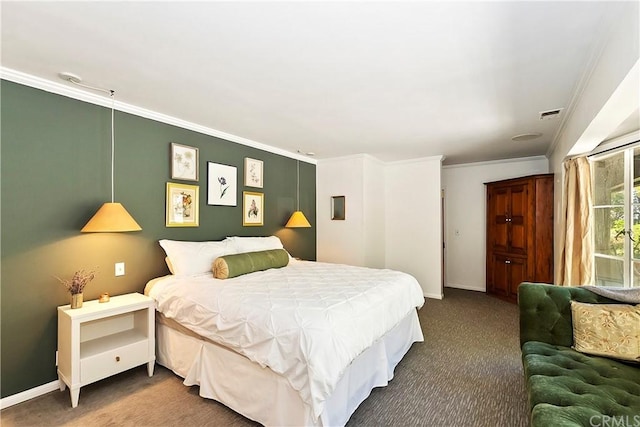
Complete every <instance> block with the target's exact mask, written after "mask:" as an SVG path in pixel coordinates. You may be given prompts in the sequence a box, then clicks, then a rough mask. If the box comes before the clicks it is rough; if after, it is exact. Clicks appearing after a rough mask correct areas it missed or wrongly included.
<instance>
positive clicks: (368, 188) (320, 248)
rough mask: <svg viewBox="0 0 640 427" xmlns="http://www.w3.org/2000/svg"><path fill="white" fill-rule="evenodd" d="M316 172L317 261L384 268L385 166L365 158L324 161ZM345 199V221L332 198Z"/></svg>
mask: <svg viewBox="0 0 640 427" xmlns="http://www.w3.org/2000/svg"><path fill="white" fill-rule="evenodd" d="M316 171H317V190H316V191H317V219H316V221H317V223H318V234H317V258H318V261H323V262H333V263H341V264H350V265H358V266H364V267H374V268H382V267H384V251H385V236H384V218H385V216H384V215H385V210H384V207H385V205H384V164H383V163H382V162H380V161H378V160H376V159H375V158H373V157H371V156H368V155H357V156H348V157H340V158H334V159H323V160H320V161H318V165H317V168H316ZM332 196H345V204H346V215H345V220H344V221H333V220H331V197H332Z"/></svg>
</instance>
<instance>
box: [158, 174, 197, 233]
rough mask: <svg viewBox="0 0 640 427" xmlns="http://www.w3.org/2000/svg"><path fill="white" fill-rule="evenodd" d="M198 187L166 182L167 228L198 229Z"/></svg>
mask: <svg viewBox="0 0 640 427" xmlns="http://www.w3.org/2000/svg"><path fill="white" fill-rule="evenodd" d="M199 190H200V187H198V186H197V185H187V184H177V183H175V182H167V200H166V222H165V226H167V227H198V226H199V222H200V213H199V206H200V197H199Z"/></svg>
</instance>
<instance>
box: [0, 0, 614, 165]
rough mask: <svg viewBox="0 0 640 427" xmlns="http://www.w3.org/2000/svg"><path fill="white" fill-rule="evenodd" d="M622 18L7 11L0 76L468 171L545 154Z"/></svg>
mask: <svg viewBox="0 0 640 427" xmlns="http://www.w3.org/2000/svg"><path fill="white" fill-rule="evenodd" d="M612 8H613V7H612V4H611V3H609V2H606V1H602V2H563V1H558V2H406V3H404V2H402V3H401V2H317V3H316V2H256V3H250V2H236V3H232V2H228V3H223V2H2V3H1V14H2V66H3V67H6V68H9V69H13V70H17V71H21V72H25V73H28V74H31V75H34V76H37V77H41V78H45V79H50V80H57V81H58V82H60V80H58V77H57V75H58V73H59V72H61V71H69V72H73V73H76V74H78V75H80V76H81V77H82V78H83V81H84V83H87V84H91V85H95V86H102V87H105V88H110V89H115V90H116V93H117V99H118V100H119V101H122V102H126V103H129V104H133V105H136V106H139V107H142V108H146V109H149V110H152V111H156V112H159V113H163V114H167V115H170V116H174V117H177V118H180V119H183V120H187V121H190V122H193V123H196V124H199V125H202V126H206V127H209V128H213V129H216V130H219V131H223V132H227V133H230V134H234V135H238V136H241V137H244V138H248V139H251V140H254V141H257V142H260V143H264V144H268V145H270V146H274V147H278V148H281V149H284V150H287V151H291V152H295V151H296V150H298V149H300V150H302V151H303V152H308V151H313V152H315V153H317V157H318V158H328V157H336V156H343V155H350V154H357V153H369V154H371V155H373V156H375V157H378V158H379V159H381V160H384V161H392V160H402V159H409V158H418V157H425V156H433V155H445V156H446V158H445V164H456V163H468V162H476V161H486V160H496V159H506V158H517V157H525V156H533V155H544V154H545V153H546V152H547V150H548V148H549V146H550V144H551V143H552V141H553V138H554V136H555V133H556V132H557V130H558V127H559V125H560V123H561V121H562V116H561V117H559V118H557V119H554V120H549V121H541V120H539V118H538V116H539V112H541V111H545V110H550V109H555V108H566V107H568V106H569V105H570V101H571V99H572V97H573V96H574V92H575V91H576V88H577V85H578V83H579V81H580V79H581V78H582V76H583V74H584V73H585V72H587V71H588V64H589V61H590V58H591V56H592V55H593V54H594V52H596V51H597V47H598V45H599V43H600V42H599V38H601V37H602V35H603V34H606V31H604V30H606V29H607V28H608V27H607V25H608V23H607V22H609V21H610V19H611V18H610V17H611V15H612V14H611V10H612ZM567 113H568V111H567V110H565V111H564V112H563V115H566V114H567ZM528 132H541V133H542V134H543V136H542V137H541V138H538V139H535V140H532V141H526V142H518V143H516V142H513V141H511V139H510V138H511V137H512V136H514V135H517V134H522V133H528Z"/></svg>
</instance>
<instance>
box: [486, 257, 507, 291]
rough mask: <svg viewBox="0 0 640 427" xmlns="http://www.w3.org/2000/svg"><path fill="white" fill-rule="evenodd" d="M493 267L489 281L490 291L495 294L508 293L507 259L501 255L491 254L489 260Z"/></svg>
mask: <svg viewBox="0 0 640 427" xmlns="http://www.w3.org/2000/svg"><path fill="white" fill-rule="evenodd" d="M491 265H492V269H493V282H492V283H491V286H490V289H491V292H492V293H494V294H496V295H502V296H508V295H509V263H508V259H507V258H506V257H504V256H503V255H495V254H494V255H493V260H492V261H491Z"/></svg>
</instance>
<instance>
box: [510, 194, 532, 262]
mask: <svg viewBox="0 0 640 427" xmlns="http://www.w3.org/2000/svg"><path fill="white" fill-rule="evenodd" d="M527 194H528V193H527V185H526V184H520V185H514V186H513V187H511V192H510V195H511V204H510V208H509V212H510V214H509V217H510V218H509V221H508V222H509V228H510V230H509V232H510V236H509V248H508V250H507V252H509V253H512V254H517V255H526V254H527V211H528V205H529V202H528V195H527Z"/></svg>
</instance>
